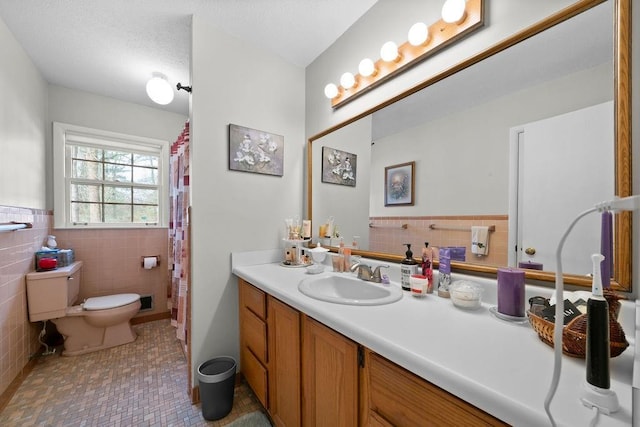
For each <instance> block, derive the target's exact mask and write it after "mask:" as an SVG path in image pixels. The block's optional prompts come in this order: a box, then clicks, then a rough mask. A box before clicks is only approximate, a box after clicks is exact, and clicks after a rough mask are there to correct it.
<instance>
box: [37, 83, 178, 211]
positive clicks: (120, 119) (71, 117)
mask: <svg viewBox="0 0 640 427" xmlns="http://www.w3.org/2000/svg"><path fill="white" fill-rule="evenodd" d="M186 120H187V117H186V116H183V115H181V114H176V113H171V112H168V111H163V110H160V109H157V108H151V107H146V106H143V105H137V104H131V103H128V102H123V101H119V100H117V99H114V98H109V97H106V96H101V95H96V94H93V93H89V92H83V91H79V90H75V89H69V88H65V87H62V86H56V85H49V108H48V121H47V130H46V139H47V158H48V159H49V160H48V162H47V166H48V167H47V206H49V207H50V208H53V164H52V161H51V159H52V151H51V147H52V129H53V127H52V126H53V125H52V122H62V123H68V124H72V125H78V126H85V127H89V128H94V129H100V130H106V131H110V132H118V133H124V134H128V135H134V136H141V137H146V138H155V139H161V140H164V141H168V142H169V143H172V142H173V141H175V140H176V138H177V137H178V135H180V132H182V128H183V127H184V123H185V122H186Z"/></svg>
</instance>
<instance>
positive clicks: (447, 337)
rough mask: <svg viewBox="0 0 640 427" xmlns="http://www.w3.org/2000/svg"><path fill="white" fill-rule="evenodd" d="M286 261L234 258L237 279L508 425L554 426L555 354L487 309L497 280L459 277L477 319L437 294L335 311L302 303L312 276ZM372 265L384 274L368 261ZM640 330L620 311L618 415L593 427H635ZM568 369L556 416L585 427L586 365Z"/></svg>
mask: <svg viewBox="0 0 640 427" xmlns="http://www.w3.org/2000/svg"><path fill="white" fill-rule="evenodd" d="M280 256H281V251H259V252H243V253H233V254H232V271H233V273H234V274H235V275H236V276H238V277H241V278H243V279H245V280H247V281H248V282H250V283H252V284H253V285H255V286H256V287H258V288H260V289H262V290H264V291H265V292H267V293H269V294H271V295H273V296H274V297H276V298H278V299H279V300H281V301H283V302H285V303H287V304H289V305H290V306H292V307H294V308H296V309H297V310H299V311H301V312H303V313H305V314H307V315H309V316H310V317H312V318H314V319H316V320H318V321H320V322H322V323H324V324H325V325H327V326H328V327H330V328H332V329H334V330H336V331H338V332H340V333H341V334H343V335H345V336H346V337H348V338H350V339H352V340H353V341H356V342H358V343H360V344H362V345H364V346H366V347H368V348H369V349H371V350H373V351H374V352H376V353H378V354H380V355H382V356H384V357H386V358H387V359H389V360H391V361H393V362H395V363H396V364H398V365H400V366H402V367H404V368H406V369H408V370H409V371H411V372H413V373H415V374H416V375H418V376H420V377H422V378H424V379H425V380H427V381H429V382H431V383H433V384H435V385H437V386H439V387H441V388H443V389H445V390H447V391H448V392H450V393H452V394H454V395H456V396H458V397H460V398H461V399H464V400H465V401H467V402H469V403H471V404H472V405H474V406H476V407H478V408H480V409H482V410H484V411H486V412H488V413H490V414H492V415H493V416H495V417H497V418H499V419H501V420H503V421H505V422H507V423H509V424H512V425H516V426H541V425H549V420H548V418H547V416H546V413H545V412H544V406H543V404H544V399H545V396H546V394H547V390H548V388H549V384H550V382H551V374H552V372H553V349H552V348H551V347H549V346H547V345H546V344H544V343H542V341H540V339H539V338H538V336H537V334H536V333H535V331H534V330H533V329H532V328H531V327H530V326H529V324H528V323H510V322H506V321H503V320H500V319H497V318H495V317H494V316H493V315H492V314H491V313H490V312H489V307H490V306H491V305H495V298H496V297H495V289H496V283H495V280H490V279H483V278H478V277H472V276H464V275H459V274H455V273H454V274H453V279H454V280H458V279H462V278H465V279H469V280H473V281H475V282H477V283H479V284H481V285H482V286H483V287H484V288H485V291H484V294H483V305H482V307H481V308H480V309H478V310H476V311H465V310H461V309H458V308H456V307H454V306H453V304H452V303H451V301H450V300H449V299H444V298H440V297H438V296H437V295H436V294H430V295H428V296H426V297H424V298H415V297H412V296H411V295H410V294H408V293H405V295H404V296H403V298H402V299H401V300H400V301H398V302H396V303H393V304H388V305H380V306H366V307H364V306H352V305H342V304H333V303H329V302H323V301H319V300H316V299H313V298H310V297H307V296H305V295H303V294H302V293H300V292H299V291H298V283H299V282H300V281H301V280H302V279H304V278H307V277H309V275H308V274H306V271H305V269H304V268H285V267H282V266H280V265H279V263H278V261H279V257H280ZM367 263H368V264H374V265H375V264H380V263H379V262H376V261H371V262H369V260H367ZM398 269H399V267H398V265H392V266H391V268H390V269H389V276H390V277H391V279H392V280H395V278H397V277H398V276H397V275H398V271H397V270H398ZM326 270H327V271H330V270H331V268H330V267H327V269H326ZM335 274H351V273H335ZM392 285H393V284H392ZM372 286H381V285H379V284H372ZM550 293H551V290H550V289H547V288H541V287H533V286H527V298H528V297H529V296H531V295H545V296H548V295H549V294H550ZM485 301H486V302H485ZM635 320H636V318H635V304H634V303H632V302H623V306H622V310H621V323H622V325H623V328H624V330H625V334H626V336H627V340H628V341H629V343H630V344H631V345H630V346H629V348H627V349H626V350H625V352H624V353H622V354H621V355H620V356H618V357H616V358H613V359H611V389H612V390H613V391H615V392H616V394H617V396H618V400H619V401H620V406H621V408H620V410H619V411H618V412H616V413H615V414H612V415H611V416H606V415H600V416H599V422H598V424H596V425H601V426H630V425H631V422H632V374H633V363H634V355H635V345H634V343H635ZM562 362H563V363H562V375H561V379H560V384H559V386H558V390H557V392H556V395H555V397H554V399H553V402H552V404H551V413H552V414H553V416H554V418H555V420H556V422H557V424H558V425H566V426H586V425H589V422H591V420H592V418H593V416H594V413H593V412H592V411H591V410H590V409H588V408H586V407H585V406H583V405H582V403H581V402H580V400H579V391H580V390H581V388H582V385H583V383H584V381H585V375H586V374H585V361H584V360H582V359H575V358H571V357H566V356H564V357H563V361H562ZM425 404H428V402H425Z"/></svg>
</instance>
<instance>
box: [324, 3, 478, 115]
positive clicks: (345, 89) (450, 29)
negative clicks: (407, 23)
mask: <svg viewBox="0 0 640 427" xmlns="http://www.w3.org/2000/svg"><path fill="white" fill-rule="evenodd" d="M484 1H485V0H468V1H465V0H446V1H445V2H444V5H443V6H442V11H441V13H442V19H439V20H438V21H436V22H434V23H433V24H431V25H427V24H425V23H423V22H418V23H416V24H414V25H413V26H412V27H411V28H410V29H409V32H408V33H407V41H406V42H404V43H402V44H401V45H400V46H398V45H396V44H395V43H394V42H392V41H389V42H387V43H385V44H384V45H383V46H382V48H381V49H380V59H379V60H377V61H375V62H374V61H372V60H371V59H369V58H365V59H363V60H362V61H360V64H359V65H358V72H359V75H357V76H354V75H353V74H351V73H344V74H343V75H342V77H341V78H340V85H341V86H340V87H338V86H336V85H335V84H334V83H329V84H328V85H327V86H325V89H324V94H325V96H326V97H327V98H329V99H330V100H331V106H332V107H333V108H338V107H339V106H341V105H343V104H344V103H345V102H347V101H348V100H351V99H354V98H355V97H356V96H358V95H360V94H362V93H365V92H366V91H367V89H371V88H372V87H374V86H375V85H378V84H381V83H383V82H384V81H386V80H388V79H390V78H392V77H393V76H395V75H396V74H399V73H401V72H403V71H405V70H406V69H408V68H409V67H410V66H413V65H415V64H417V63H418V62H419V61H422V60H424V59H425V58H427V57H428V56H430V55H433V54H435V53H436V52H438V51H439V50H440V49H442V48H444V47H446V46H448V45H450V44H452V43H454V42H456V41H457V40H460V39H461V38H463V37H465V36H467V35H469V34H471V33H472V32H473V31H474V30H476V29H478V28H480V27H482V26H483V25H484Z"/></svg>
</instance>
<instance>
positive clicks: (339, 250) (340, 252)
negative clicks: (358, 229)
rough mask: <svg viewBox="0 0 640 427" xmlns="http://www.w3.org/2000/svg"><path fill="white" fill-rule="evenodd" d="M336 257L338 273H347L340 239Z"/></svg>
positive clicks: (342, 244)
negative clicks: (338, 262) (338, 265)
mask: <svg viewBox="0 0 640 427" xmlns="http://www.w3.org/2000/svg"><path fill="white" fill-rule="evenodd" d="M338 257H339V258H340V263H341V265H340V272H343V271H347V270H346V268H345V267H346V265H345V259H344V240H343V239H342V237H341V238H340V246H339V247H338Z"/></svg>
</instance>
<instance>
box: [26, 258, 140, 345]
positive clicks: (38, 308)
mask: <svg viewBox="0 0 640 427" xmlns="http://www.w3.org/2000/svg"><path fill="white" fill-rule="evenodd" d="M81 271H82V261H77V262H74V263H73V264H71V265H69V266H67V267H61V268H58V269H56V270H53V271H45V272H34V273H29V274H27V301H28V306H29V320H30V321H31V322H38V321H41V320H51V321H52V322H53V323H54V324H55V325H56V327H57V329H58V332H60V333H61V334H62V335H63V336H64V338H65V340H64V351H63V352H62V354H63V355H64V356H76V355H79V354H84V353H90V352H92V351H97V350H102V349H105V348H110V347H115V346H118V345H122V344H127V343H130V342H132V341H135V339H136V337H137V335H136V333H135V331H134V330H133V329H132V328H131V323H130V321H131V318H133V316H135V315H136V314H137V313H138V311H139V310H140V295H138V294H117V295H107V296H101V297H93V298H88V299H87V300H85V301H84V302H83V303H82V304H79V305H73V304H75V303H76V300H77V299H78V294H79V292H80V276H81Z"/></svg>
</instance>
